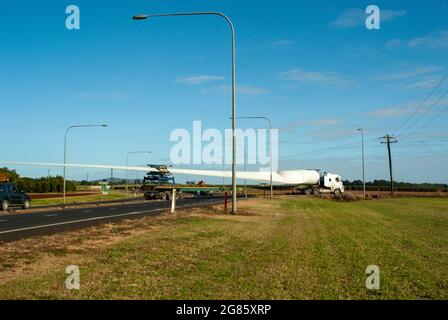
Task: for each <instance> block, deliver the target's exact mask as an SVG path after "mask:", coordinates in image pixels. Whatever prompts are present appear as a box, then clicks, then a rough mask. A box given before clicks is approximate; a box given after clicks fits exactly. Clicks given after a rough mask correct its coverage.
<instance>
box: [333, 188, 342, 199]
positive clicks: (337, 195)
mask: <svg viewBox="0 0 448 320" xmlns="http://www.w3.org/2000/svg"><path fill="white" fill-rule="evenodd" d="M334 195H335V196H336V197H337V198H339V197H340V196H341V190H339V189H335V190H334Z"/></svg>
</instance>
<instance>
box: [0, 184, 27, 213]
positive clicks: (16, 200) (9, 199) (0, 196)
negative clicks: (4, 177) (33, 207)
mask: <svg viewBox="0 0 448 320" xmlns="http://www.w3.org/2000/svg"><path fill="white" fill-rule="evenodd" d="M30 204H31V198H30V196H29V195H27V194H26V193H25V192H23V191H21V190H19V189H18V188H17V187H16V186H15V185H14V184H12V183H9V182H8V183H3V182H0V205H1V206H0V210H1V211H8V210H9V208H11V207H20V208H22V209H28V208H29V207H30Z"/></svg>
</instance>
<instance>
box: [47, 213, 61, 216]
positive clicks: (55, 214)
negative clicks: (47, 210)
mask: <svg viewBox="0 0 448 320" xmlns="http://www.w3.org/2000/svg"><path fill="white" fill-rule="evenodd" d="M57 215H58V214H57V213H54V214H46V215H45V217H54V216H57Z"/></svg>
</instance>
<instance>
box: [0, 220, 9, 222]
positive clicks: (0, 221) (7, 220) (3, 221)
mask: <svg viewBox="0 0 448 320" xmlns="http://www.w3.org/2000/svg"><path fill="white" fill-rule="evenodd" d="M6 221H8V220H0V222H6Z"/></svg>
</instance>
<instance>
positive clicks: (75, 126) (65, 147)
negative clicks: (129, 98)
mask: <svg viewBox="0 0 448 320" xmlns="http://www.w3.org/2000/svg"><path fill="white" fill-rule="evenodd" d="M107 126H108V125H107V124H80V125H74V126H70V127H68V128H67V129H65V135H64V185H63V191H62V193H63V199H64V204H65V189H66V180H65V172H66V164H67V133H68V131H69V130H70V129H73V128H89V127H104V128H105V127H107Z"/></svg>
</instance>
